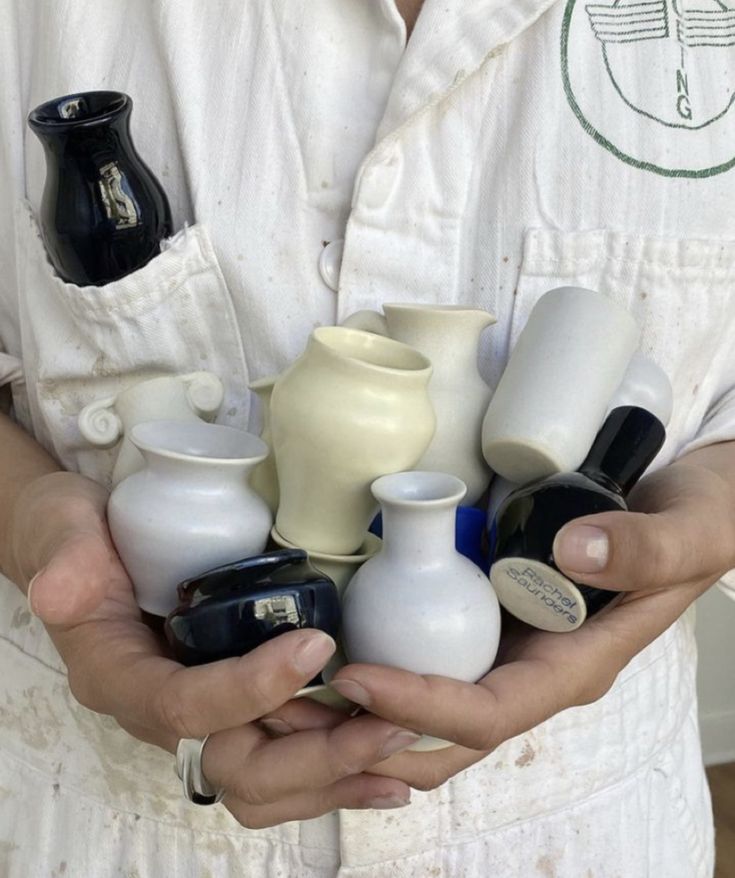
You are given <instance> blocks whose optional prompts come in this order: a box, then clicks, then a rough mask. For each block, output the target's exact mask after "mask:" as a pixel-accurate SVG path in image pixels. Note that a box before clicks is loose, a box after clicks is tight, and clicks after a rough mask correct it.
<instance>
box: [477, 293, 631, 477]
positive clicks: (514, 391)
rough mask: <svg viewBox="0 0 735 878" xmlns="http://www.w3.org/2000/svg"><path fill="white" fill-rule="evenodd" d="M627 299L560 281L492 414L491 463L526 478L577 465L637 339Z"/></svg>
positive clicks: (516, 355)
mask: <svg viewBox="0 0 735 878" xmlns="http://www.w3.org/2000/svg"><path fill="white" fill-rule="evenodd" d="M639 335H640V330H639V327H638V325H637V324H636V322H635V320H634V319H633V317H632V316H631V315H630V314H629V313H628V312H627V311H626V310H625V308H623V307H622V306H621V305H619V304H617V303H616V302H614V301H613V300H612V299H609V298H608V297H607V296H603V295H601V294H600V293H597V292H594V291H593V290H585V289H581V288H579V287H560V288H559V289H555V290H551V291H550V292H548V293H546V294H545V295H543V296H542V297H541V298H540V299H539V301H538V302H537V303H536V306H535V307H534V308H533V310H532V311H531V314H530V316H529V318H528V322H527V323H526V325H525V327H524V328H523V330H522V332H521V334H520V336H519V338H518V341H517V343H516V346H515V348H514V349H513V352H512V353H511V356H510V359H509V361H508V365H507V367H506V369H505V372H504V373H503V375H502V377H501V379H500V381H499V383H498V386H497V389H496V390H495V394H494V395H493V398H492V400H491V401H490V405H489V407H488V410H487V414H486V416H485V420H484V423H483V428H482V448H483V452H484V454H485V459H486V460H487V461H488V463H489V464H490V466H491V468H492V469H493V470H494V471H495V472H497V473H500V475H501V476H503V477H504V478H506V479H508V480H510V481H511V482H518V483H519V484H527V483H528V482H531V481H533V480H535V479H540V478H543V477H544V476H548V475H551V474H552V473H555V472H565V471H567V472H568V471H572V470H576V469H577V467H578V466H579V465H580V464H581V463H582V461H583V460H584V457H585V455H586V454H587V451H588V450H589V447H590V445H591V444H592V441H593V439H594V438H595V434H596V433H597V431H598V430H599V429H600V426H601V425H602V421H603V419H604V417H605V412H606V410H607V406H608V402H609V401H610V399H611V398H612V396H613V394H614V393H615V391H616V389H617V388H618V386H619V385H620V382H621V380H622V378H623V375H624V374H625V370H626V369H627V367H628V364H629V363H630V360H631V358H632V356H633V354H634V352H635V350H636V348H637V346H638V339H639Z"/></svg>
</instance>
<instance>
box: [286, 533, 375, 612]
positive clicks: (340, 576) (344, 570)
mask: <svg viewBox="0 0 735 878" xmlns="http://www.w3.org/2000/svg"><path fill="white" fill-rule="evenodd" d="M271 539H272V540H273V542H274V543H275V544H276V545H277V546H282V547H283V548H286V549H295V548H298V547H297V546H295V545H294V544H293V543H292V542H290V541H289V540H287V539H284V538H283V537H282V536H281V534H279V533H278V530H277V528H275V527H274V528H273V529H272V530H271ZM382 544H383V543H382V540H381V539H380V538H379V536H376V535H375V534H373V533H366V534H365V541H364V542H363V544H362V545H361V546H360V548H359V549H358V551H357V552H356V553H355V554H354V555H328V554H325V553H324V552H308V555H309V560H310V561H311V563H312V564H313V565H314V567H316V568H317V570H320V571H321V572H322V573H324V574H325V575H326V576H328V577H329V578H330V579H331V580H332V582H333V583H334V584H335V586H336V587H337V591H338V593H339V595H340V597H341V596H342V594H344V590H345V589H346V588H347V585H348V583H349V581H350V580H351V579H352V577H353V576H354V575H355V573H357V571H358V570H359V569H360V567H362V565H363V564H364V563H365V562H366V561H368V560H369V559H370V558H372V557H373V555H377V553H378V552H379V551H380V547H381V546H382ZM307 551H308V550H307Z"/></svg>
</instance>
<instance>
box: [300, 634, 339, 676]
mask: <svg viewBox="0 0 735 878" xmlns="http://www.w3.org/2000/svg"><path fill="white" fill-rule="evenodd" d="M336 648H337V644H336V643H335V642H334V641H333V640H332V638H331V637H330V636H329V635H328V634H325V633H324V632H323V631H317V632H314V633H313V634H310V635H309V636H308V637H305V638H304V640H302V641H301V643H300V644H299V646H298V647H297V649H296V652H295V653H294V656H293V659H292V662H293V665H294V667H295V668H296V670H297V671H298V672H299V673H300V674H308V676H309V677H313V676H314V674H316V672H317V671H321V669H322V668H323V667H324V665H325V664H326V663H327V660H328V659H329V657H330V656H331V655H332V653H333V652H334V651H335V649H336Z"/></svg>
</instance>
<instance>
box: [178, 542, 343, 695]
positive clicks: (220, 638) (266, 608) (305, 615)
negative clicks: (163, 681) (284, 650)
mask: <svg viewBox="0 0 735 878" xmlns="http://www.w3.org/2000/svg"><path fill="white" fill-rule="evenodd" d="M177 591H178V595H179V602H180V603H179V606H178V607H177V608H176V609H175V610H173V612H171V613H170V614H169V615H168V617H167V619H166V624H165V633H166V638H167V639H168V642H169V644H170V645H171V648H172V650H173V654H174V657H175V658H176V660H177V661H179V662H181V664H183V665H189V666H191V665H201V664H205V663H208V662H216V661H219V660H220V659H225V658H232V657H235V656H241V655H245V654H246V653H248V652H250V651H251V650H253V649H255V648H256V647H258V646H260V645H261V644H263V643H266V642H267V641H268V640H272V639H273V638H274V637H278V635H280V634H285V633H286V632H287V631H295V630H296V629H297V628H318V629H320V630H321V631H326V633H327V634H329V635H330V636H331V637H333V638H336V637H337V634H338V631H339V625H340V621H341V612H340V604H339V594H338V592H337V588H336V586H335V585H334V583H333V582H332V580H331V579H330V578H329V577H328V576H326V575H325V574H323V573H322V572H321V571H319V570H317V569H316V568H315V567H313V566H312V565H311V563H310V562H309V559H308V556H307V553H306V552H305V551H304V550H303V549H282V550H277V551H274V552H266V553H264V554H262V555H254V556H253V557H251V558H245V559H243V560H241V561H235V562H234V563H232V564H225V565H223V566H222V567H217V568H215V569H214V570H209V571H208V572H206V573H203V574H201V575H200V576H197V577H195V578H193V579H188V580H186V581H185V582H182V583H181V584H180V585H179V586H178V589H177ZM311 682H312V683H315V684H318V683H322V680H321V677H320V676H318V677H316V678H315V679H314V680H313V681H311ZM310 685H311V684H310Z"/></svg>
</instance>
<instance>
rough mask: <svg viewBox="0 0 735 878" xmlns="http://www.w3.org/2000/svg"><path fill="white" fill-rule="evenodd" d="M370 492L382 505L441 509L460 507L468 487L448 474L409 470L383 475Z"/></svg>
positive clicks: (371, 487) (373, 484) (374, 483)
mask: <svg viewBox="0 0 735 878" xmlns="http://www.w3.org/2000/svg"><path fill="white" fill-rule="evenodd" d="M370 490H371V491H372V492H373V496H374V497H375V499H376V500H377V501H378V502H379V503H381V504H383V503H387V504H389V505H391V506H407V507H411V508H414V509H415V508H416V507H417V506H421V507H422V508H425V509H426V508H435V509H438V508H447V507H454V506H458V505H459V503H460V501H461V500H462V499H463V497H464V496H465V494H466V493H467V486H466V485H465V483H464V482H463V481H462V479H459V478H457V476H453V475H450V474H449V473H442V472H430V471H426V470H408V471H406V472H402V473H391V474H389V475H385V476H380V478H378V479H376V480H375V481H374V482H373V483H372V485H371V486H370Z"/></svg>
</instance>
